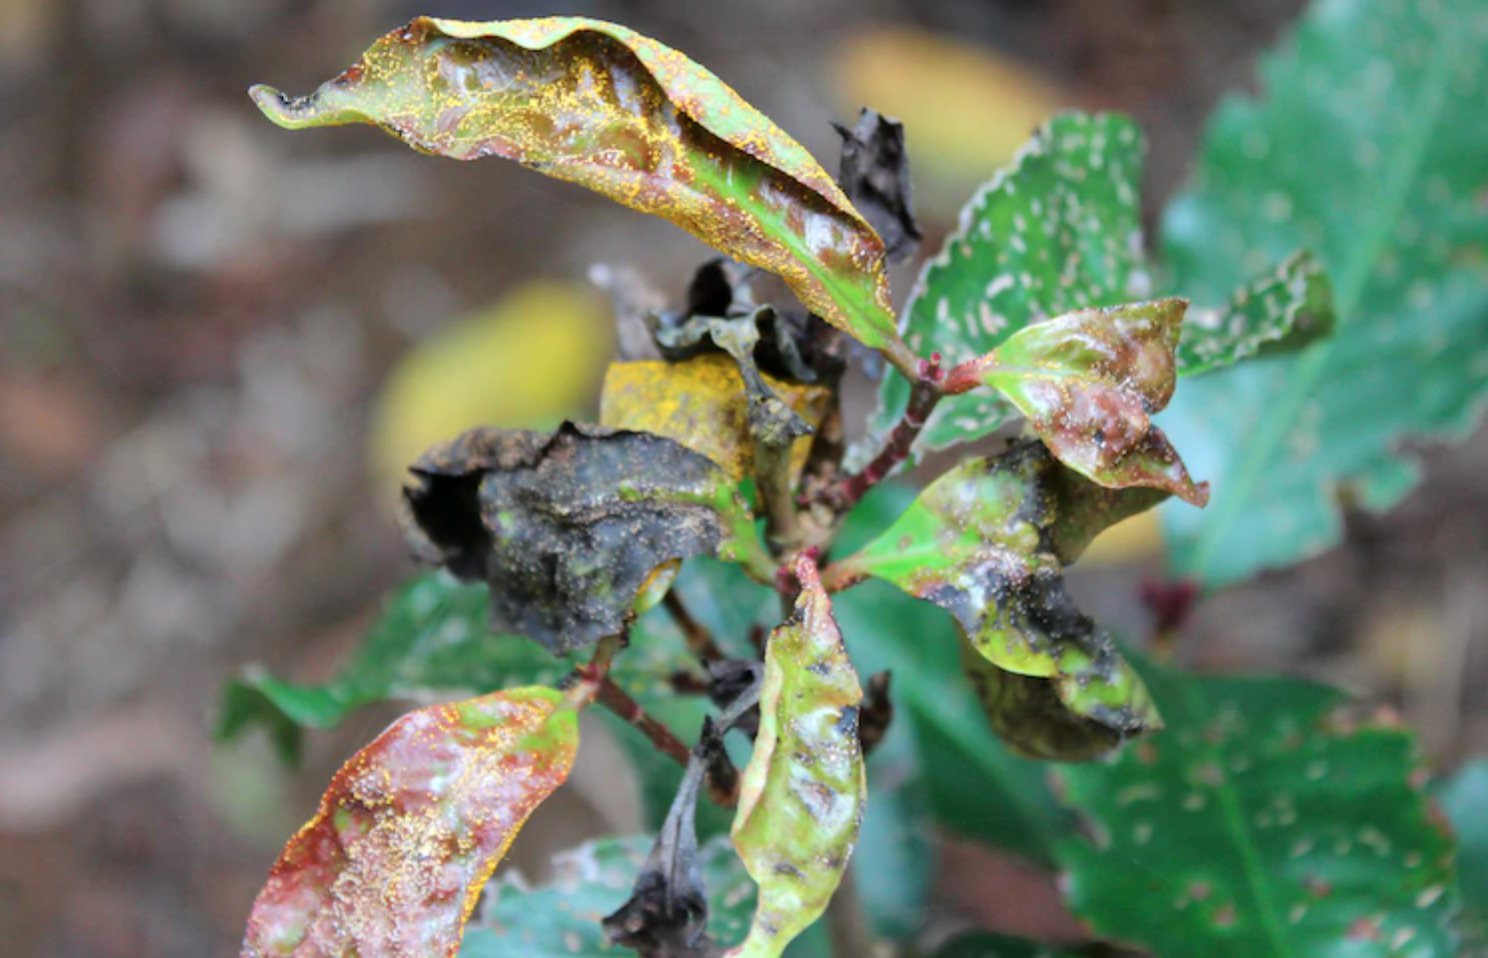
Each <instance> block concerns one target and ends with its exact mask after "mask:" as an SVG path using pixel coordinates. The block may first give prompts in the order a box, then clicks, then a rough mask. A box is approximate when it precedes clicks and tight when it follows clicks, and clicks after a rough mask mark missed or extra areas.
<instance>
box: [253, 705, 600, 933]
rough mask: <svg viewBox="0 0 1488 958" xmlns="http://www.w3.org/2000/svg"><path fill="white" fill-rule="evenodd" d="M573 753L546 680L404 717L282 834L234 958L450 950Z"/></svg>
mask: <svg viewBox="0 0 1488 958" xmlns="http://www.w3.org/2000/svg"><path fill="white" fill-rule="evenodd" d="M577 748H578V716H577V713H576V712H575V711H574V709H573V708H572V707H571V706H570V705H568V704H567V702H566V701H565V699H564V697H563V695H562V694H561V693H558V692H555V691H552V690H551V689H540V688H525V689H514V690H512V691H509V692H499V693H496V694H494V695H488V696H484V697H482V698H477V699H470V700H468V701H465V702H458V703H454V704H450V705H437V706H433V707H431V708H426V709H420V710H418V711H416V712H411V713H409V714H408V715H405V716H404V717H403V718H401V719H399V720H398V721H397V722H395V723H393V725H392V727H391V728H389V729H388V730H387V731H386V732H384V733H383V734H382V735H381V736H379V737H378V738H377V739H376V740H375V741H373V742H372V744H371V745H368V746H367V747H366V748H364V749H362V751H360V752H358V753H357V754H356V756H354V757H353V758H352V759H351V761H349V762H347V763H346V765H345V766H344V767H343V768H342V769H341V771H340V772H338V773H337V774H336V777H335V778H334V779H333V780H332V782H331V786H330V788H329V789H328V790H327V791H326V794H325V797H324V798H322V799H321V804H320V811H319V813H318V814H317V815H316V816H315V818H314V819H312V820H311V821H310V823H309V824H307V825H306V826H305V827H304V828H303V829H301V830H300V832H299V833H298V834H297V835H295V837H294V838H292V839H290V842H289V844H288V846H286V847H285V849H284V854H283V855H281V856H280V857H279V860H278V862H276V863H275V864H274V868H273V870H272V871H271V872H270V874H269V880H268V884H266V885H265V886H264V889H263V891H262V892H260V893H259V896H258V900H257V901H256V902H254V905H253V911H252V913H251V914H250V915H249V918H248V930H247V933H246V935H245V936H244V939H243V948H242V956H243V958H271V956H291V955H293V956H311V955H343V954H363V955H374V954H375V955H385V956H388V958H431V956H436V955H442V956H446V958H453V956H454V955H455V954H456V952H458V951H459V948H460V938H461V935H462V934H463V931H464V927H465V921H466V919H467V918H468V917H469V915H470V912H471V910H472V909H474V907H475V903H476V899H477V898H478V897H479V896H480V891H481V888H482V886H483V885H484V884H485V883H486V881H487V879H489V878H490V877H491V872H492V871H493V870H494V869H495V868H496V864H497V863H498V862H499V861H500V860H501V857H502V856H503V855H504V854H505V853H506V849H507V846H509V845H510V844H511V841H512V839H513V838H515V837H516V834H517V832H518V831H519V830H520V829H521V827H522V825H523V824H524V823H525V822H526V820H527V816H528V815H530V814H531V813H532V810H533V809H534V808H536V807H537V806H538V804H540V803H541V802H542V801H543V799H545V798H547V797H548V795H550V794H551V793H552V792H553V790H554V789H556V788H557V787H558V786H559V785H561V784H562V783H563V781H564V779H566V778H567V777H568V770H569V767H570V766H571V765H572V764H573V759H574V753H575V751H576V750H577Z"/></svg>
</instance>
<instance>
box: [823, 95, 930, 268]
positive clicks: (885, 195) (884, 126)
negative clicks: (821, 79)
mask: <svg viewBox="0 0 1488 958" xmlns="http://www.w3.org/2000/svg"><path fill="white" fill-rule="evenodd" d="M832 127H833V128H834V129H835V130H836V131H837V133H838V135H840V136H841V137H842V162H841V164H840V166H839V167H838V171H837V182H838V184H839V185H841V187H842V190H843V192H845V193H846V194H847V198H848V199H850V200H852V202H853V205H854V206H856V207H857V208H858V209H859V210H861V211H862V212H863V215H864V216H865V217H867V219H868V222H870V223H872V224H873V228H874V229H875V230H877V231H878V235H879V236H881V237H882V238H883V241H884V243H885V245H886V246H887V247H888V253H889V256H890V258H892V259H894V260H896V261H898V260H904V259H908V258H909V257H911V256H913V255H914V253H915V250H916V249H918V248H919V245H920V240H922V239H924V238H925V235H924V234H923V233H921V232H920V224H918V223H916V222H915V215H914V199H913V197H914V190H913V188H912V186H911V184H910V180H909V152H908V151H907V150H906V149H905V147H904V124H903V123H900V122H899V121H898V120H891V119H889V118H888V117H886V116H882V115H880V114H878V113H875V112H873V111H872V110H869V109H866V108H865V109H864V110H863V111H862V112H861V113H859V114H858V122H857V125H856V126H854V127H853V128H852V129H850V130H849V129H848V128H847V127H845V126H842V125H841V124H838V123H833V124H832Z"/></svg>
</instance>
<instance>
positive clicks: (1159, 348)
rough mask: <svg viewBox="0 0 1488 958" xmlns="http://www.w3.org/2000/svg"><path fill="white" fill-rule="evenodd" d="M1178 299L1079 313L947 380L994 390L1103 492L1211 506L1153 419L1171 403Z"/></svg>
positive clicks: (962, 387)
mask: <svg viewBox="0 0 1488 958" xmlns="http://www.w3.org/2000/svg"><path fill="white" fill-rule="evenodd" d="M1187 306H1188V304H1187V303H1186V302H1184V301H1183V300H1181V299H1164V300H1159V301H1157V302H1153V303H1129V304H1125V305H1121V306H1111V307H1106V308H1103V309H1082V310H1079V311H1078V312H1073V313H1066V314H1065V315H1063V316H1059V317H1056V318H1054V319H1051V320H1048V321H1047V322H1042V323H1036V324H1034V325H1032V326H1026V327H1024V328H1023V329H1020V330H1018V331H1017V332H1016V333H1014V334H1013V335H1012V336H1009V337H1008V338H1007V340H1006V341H1005V342H1004V343H1003V344H1002V345H1001V346H998V347H997V348H996V349H994V350H992V352H990V353H987V354H986V355H985V356H979V357H977V358H976V359H973V360H971V361H969V362H966V363H962V364H961V365H959V366H957V367H956V368H954V369H952V370H951V371H950V372H949V373H948V374H947V375H946V379H945V388H946V389H947V390H948V391H950V392H956V393H959V392H965V391H967V390H968V389H972V388H975V386H976V385H978V384H980V385H984V386H990V387H992V388H993V389H995V390H997V391H998V392H1000V393H1002V395H1003V396H1004V397H1005V398H1006V399H1008V400H1009V401H1010V402H1011V403H1012V404H1013V405H1014V406H1016V407H1017V408H1018V411H1019V412H1021V413H1022V414H1023V415H1024V416H1025V417H1026V418H1027V419H1028V424H1029V425H1030V426H1031V427H1032V428H1033V430H1034V431H1035V432H1036V433H1038V436H1039V438H1040V439H1042V440H1043V441H1044V444H1045V445H1046V446H1048V447H1049V451H1050V452H1052V453H1054V455H1055V456H1056V457H1057V458H1058V459H1059V461H1060V462H1063V463H1064V464H1065V465H1066V466H1069V467H1070V468H1071V469H1073V470H1075V471H1076V472H1078V473H1080V474H1081V475H1083V476H1085V477H1086V478H1088V479H1090V480H1092V481H1093V482H1097V483H1099V484H1101V485H1103V486H1109V487H1111V488H1116V489H1121V488H1126V487H1128V486H1149V487H1152V488H1155V489H1165V490H1167V491H1168V492H1171V493H1174V494H1175V495H1178V496H1179V497H1181V498H1183V499H1184V500H1186V501H1188V502H1190V503H1192V504H1193V505H1196V506H1203V505H1204V504H1205V503H1206V502H1208V501H1209V490H1208V486H1207V484H1199V485H1195V484H1194V481H1193V480H1192V479H1190V478H1189V475H1188V470H1186V469H1184V468H1183V462H1182V460H1180V459H1179V458H1178V453H1177V452H1176V451H1175V450H1174V449H1173V446H1172V444H1171V443H1169V442H1168V439H1167V437H1166V436H1164V435H1163V433H1162V430H1161V429H1157V428H1156V427H1154V426H1153V425H1152V420H1151V418H1150V415H1151V414H1152V413H1154V412H1157V411H1159V410H1161V409H1162V408H1163V407H1165V406H1167V404H1168V400H1169V399H1171V398H1172V396H1173V386H1174V384H1175V381H1176V378H1177V374H1176V372H1175V367H1174V360H1173V350H1174V348H1175V347H1177V345H1178V334H1179V327H1180V326H1181V325H1182V323H1183V311H1184V309H1185V308H1187Z"/></svg>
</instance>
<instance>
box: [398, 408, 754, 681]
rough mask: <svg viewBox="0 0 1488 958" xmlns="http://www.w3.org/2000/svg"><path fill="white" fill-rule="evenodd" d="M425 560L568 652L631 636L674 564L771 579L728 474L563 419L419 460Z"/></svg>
mask: <svg viewBox="0 0 1488 958" xmlns="http://www.w3.org/2000/svg"><path fill="white" fill-rule="evenodd" d="M412 472H413V474H414V476H415V478H416V480H417V481H416V483H415V484H414V485H411V486H409V487H408V488H406V489H405V490H404V495H405V498H406V500H407V503H408V508H409V512H410V513H411V517H412V521H413V523H414V524H415V526H414V527H413V528H410V529H409V537H410V540H411V541H412V542H413V543H414V545H415V548H416V549H417V550H418V551H419V553H420V554H421V555H422V556H423V557H425V558H427V559H430V560H432V561H435V562H438V563H440V564H441V565H443V566H445V567H446V568H447V569H449V571H450V572H452V573H454V575H455V576H457V577H458V578H461V579H464V580H484V581H485V582H486V583H487V585H488V586H489V587H490V589H491V628H492V629H493V630H494V631H497V632H516V633H518V634H521V635H526V636H528V637H530V638H532V639H534V640H536V641H538V642H540V643H542V644H543V645H544V646H546V647H547V648H548V649H550V650H552V651H553V652H556V653H563V652H568V651H571V650H573V649H578V648H583V647H584V646H587V645H592V644H593V643H594V642H596V641H598V640H599V639H600V638H601V637H602V636H605V635H613V634H616V633H618V632H620V631H621V630H622V629H623V628H624V627H625V624H626V623H627V622H628V621H630V620H631V619H632V618H633V616H634V614H635V612H636V611H644V609H640V610H638V609H637V608H636V602H637V598H638V597H642V596H646V597H648V598H649V597H657V598H659V594H660V591H664V590H660V591H658V590H650V591H648V590H647V589H646V586H647V585H648V584H649V583H651V582H652V577H653V575H655V574H657V573H658V571H661V572H662V573H663V574H666V567H668V566H669V564H670V567H671V571H672V573H674V572H675V563H677V562H678V560H681V559H685V558H688V557H690V556H694V555H711V556H721V557H725V558H731V559H742V560H745V561H753V562H754V564H755V565H756V566H757V567H760V568H762V569H764V570H765V571H764V572H761V574H768V573H769V572H773V568H774V564H773V562H771V561H770V560H769V558H768V557H767V556H766V555H765V554H764V552H763V545H761V544H760V542H759V540H758V537H757V535H756V533H755V530H754V520H753V517H752V516H751V515H750V514H749V512H748V511H747V509H746V508H745V506H744V503H743V501H742V500H741V499H740V498H739V496H738V493H737V492H736V491H735V488H734V484H733V483H732V482H730V481H729V479H728V477H727V475H726V474H725V473H724V472H723V470H721V469H720V468H719V467H718V466H716V465H714V464H713V462H711V461H710V460H709V459H707V458H706V457H705V456H702V455H699V454H698V453H695V452H693V451H692V450H690V449H687V448H686V447H684V446H682V445H680V444H678V443H676V442H673V441H672V440H670V439H664V438H662V437H660V436H653V435H649V434H647V433H640V432H628V431H624V430H611V429H605V428H602V427H596V426H582V425H575V424H573V423H565V424H564V425H563V426H561V427H560V428H559V429H558V431H557V432H556V433H554V434H552V435H551V436H549V435H546V434H543V433H535V432H529V431H526V430H490V429H477V430H472V431H470V432H467V433H465V434H464V435H462V436H460V437H459V438H457V439H455V440H454V441H453V442H451V443H448V444H446V445H443V446H438V447H435V448H434V449H431V450H430V451H429V452H428V453H426V454H425V455H424V457H423V458H421V459H420V460H419V461H418V462H416V463H415V464H414V465H413V468H412Z"/></svg>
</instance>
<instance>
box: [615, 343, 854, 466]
mask: <svg viewBox="0 0 1488 958" xmlns="http://www.w3.org/2000/svg"><path fill="white" fill-rule="evenodd" d="M764 378H765V383H766V385H768V386H769V387H770V388H771V389H772V390H774V392H775V395H777V396H779V397H780V399H781V400H782V401H783V402H785V403H786V404H787V405H788V406H790V407H791V409H793V410H795V412H796V414H797V415H799V416H800V417H801V418H802V419H804V420H806V422H807V423H809V424H810V425H811V427H812V428H813V429H815V428H816V427H817V426H820V425H821V421H822V417H823V416H825V415H826V411H827V405H828V403H829V401H830V399H831V392H830V391H829V390H828V389H826V388H825V387H822V386H809V385H805V384H802V383H791V382H785V381H782V380H778V379H775V378H773V377H771V376H765V377H764ZM599 420H600V423H601V424H603V425H606V426H610V427H613V428H616V429H634V430H638V431H642V432H650V433H655V434H656V435H658V436H665V437H667V438H668V439H674V440H676V441H677V442H680V443H681V444H682V445H684V446H686V447H688V448H689V449H691V450H693V451H694V452H700V453H702V454H703V455H705V456H707V457H708V458H709V459H712V460H713V461H714V462H716V463H718V465H720V466H722V467H723V469H724V471H726V472H727V473H728V474H729V477H730V478H732V479H734V480H735V481H738V480H741V479H745V478H748V477H750V476H753V475H754V439H753V437H752V435H751V434H750V431H749V409H748V401H747V398H746V396H745V393H744V380H743V378H742V377H741V376H740V375H739V369H738V366H737V365H736V364H735V363H734V361H733V360H732V359H731V358H729V357H728V356H724V355H721V354H716V355H703V356H697V357H694V358H692V359H689V360H686V361H684V362H680V363H666V362H660V361H640V362H624V363H611V364H610V368H609V371H608V372H606V374H605V384H604V393H603V395H602V396H601V398H600V407H599ZM811 442H812V437H811V436H803V437H801V438H800V439H798V440H796V442H795V445H794V446H792V447H791V472H792V476H791V479H792V482H793V483H794V481H795V480H796V479H798V478H800V473H801V469H802V468H803V467H804V466H805V465H806V457H807V456H808V455H809V454H810V452H811Z"/></svg>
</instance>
